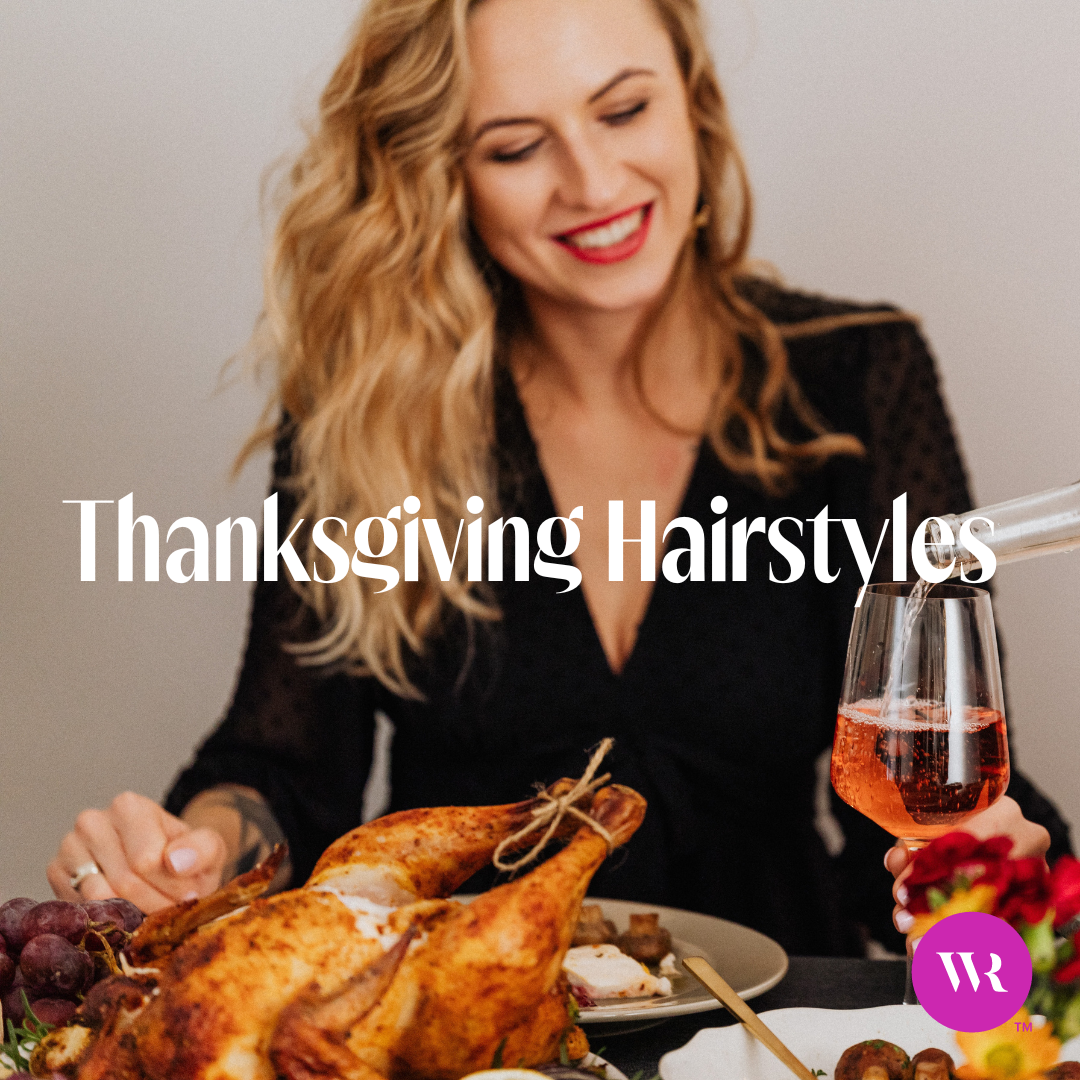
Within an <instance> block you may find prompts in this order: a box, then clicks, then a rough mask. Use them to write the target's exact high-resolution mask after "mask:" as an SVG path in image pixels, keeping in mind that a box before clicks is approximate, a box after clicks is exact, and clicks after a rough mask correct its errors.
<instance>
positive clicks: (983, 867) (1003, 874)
mask: <svg viewBox="0 0 1080 1080" xmlns="http://www.w3.org/2000/svg"><path fill="white" fill-rule="evenodd" d="M1011 848H1012V841H1011V840H1010V839H1009V838H1008V837H1007V836H992V837H991V838H990V839H989V840H977V839H976V838H975V837H974V836H972V835H971V833H965V832H951V833H946V834H945V835H944V836H939V837H938V838H937V839H936V840H931V841H930V843H929V844H927V845H926V847H924V848H922V849H921V850H919V851H917V852H916V853H915V859H914V862H913V864H912V868H911V873H910V875H908V878H907V881H906V882H905V884H906V885H907V890H908V897H909V899H908V904H907V908H908V910H909V911H910V912H912V914H915V915H920V914H923V913H925V912H928V911H929V910H930V900H929V898H928V896H927V894H928V893H929V892H930V890H931V889H933V890H935V891H936V892H938V893H940V894H941V895H942V896H943V897H945V898H946V899H947V898H948V897H949V896H951V895H952V894H953V893H954V892H955V891H956V890H958V889H961V888H963V889H966V888H970V886H971V885H973V884H974V883H975V882H978V883H979V884H980V885H993V886H994V887H995V888H997V889H998V892H999V894H1000V893H1001V892H1002V891H1004V888H1005V886H1006V885H1007V884H1008V883H1009V881H1010V880H1011V879H1012V876H1013V874H1012V870H1011V864H1010V863H1009V860H1008V854H1009V850H1010V849H1011ZM1035 921H1036V922H1038V919H1036V920H1035Z"/></svg>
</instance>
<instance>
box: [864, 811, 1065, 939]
mask: <svg viewBox="0 0 1080 1080" xmlns="http://www.w3.org/2000/svg"><path fill="white" fill-rule="evenodd" d="M958 830H959V831H961V832H969V833H971V834H972V836H977V837H978V838H979V839H980V840H988V839H989V838H990V837H991V836H1008V837H1009V838H1010V839H1011V840H1012V842H1013V846H1012V850H1011V851H1010V852H1009V858H1011V859H1027V858H1031V857H1032V856H1040V855H1042V856H1045V855H1046V853H1047V851H1049V849H1050V834H1049V833H1048V832H1047V831H1046V830H1045V829H1044V828H1043V827H1042V826H1041V825H1036V824H1035V822H1034V821H1028V819H1027V818H1026V817H1024V815H1023V814H1022V813H1021V811H1020V807H1019V806H1018V805H1017V803H1016V800H1015V799H1010V798H1009V797H1008V795H1006V796H1005V797H1004V798H1001V799H998V801H997V802H996V803H994V805H993V806H991V807H990V808H989V809H988V810H984V811H983V812H982V813H981V814H976V815H975V816H974V817H970V818H968V819H967V821H965V822H964V823H963V825H960V826H958ZM912 854H913V853H912V852H911V851H910V850H909V849H908V848H907V847H906V846H905V845H904V842H903V841H902V840H897V842H896V844H895V845H894V846H893V847H891V848H889V850H888V851H887V852H885V869H886V870H888V871H889V873H890V874H892V876H893V877H894V878H896V881H895V882H893V899H894V900H895V901H896V907H895V908H893V925H894V926H895V927H896V929H897V930H899V931H900V933H901V934H906V933H907V932H908V931H909V930H910V929H911V927H912V925H913V924H914V922H915V916H914V915H912V914H911V912H910V911H908V910H907V906H906V905H907V899H908V895H907V888H906V887H905V885H904V881H905V880H906V878H907V876H908V874H909V873H911V859H912ZM910 947H911V946H910V944H909V946H908V948H909V949H910Z"/></svg>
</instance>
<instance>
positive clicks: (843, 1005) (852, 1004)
mask: <svg viewBox="0 0 1080 1080" xmlns="http://www.w3.org/2000/svg"><path fill="white" fill-rule="evenodd" d="M904 969H905V964H904V961H903V960H852V959H846V958H838V957H823V956H793V957H791V966H790V967H789V968H788V973H787V975H785V976H784V978H783V979H782V980H781V981H780V983H779V984H778V985H776V986H774V987H773V988H772V990H770V991H769V992H768V993H767V994H762V995H761V997H757V998H754V999H753V1000H752V1001H751V1002H750V1004H751V1006H752V1007H753V1009H754V1011H755V1012H758V1013H761V1012H765V1011H767V1010H768V1009H793V1008H798V1007H808V1008H816V1009H869V1008H872V1007H873V1006H875V1005H899V1004H900V1003H901V1002H902V1001H903V1000H904V976H905V970H904ZM733 1023H735V1021H734V1020H733V1019H732V1017H731V1016H730V1015H729V1013H728V1012H727V1010H726V1009H722V1008H721V1009H717V1010H715V1011H713V1012H706V1013H695V1014H694V1015H693V1016H679V1017H675V1018H674V1019H672V1020H667V1021H665V1022H664V1023H662V1024H658V1025H657V1026H656V1027H652V1028H649V1029H647V1030H645V1031H635V1032H632V1033H630V1034H627V1035H609V1034H607V1033H605V1032H603V1031H602V1030H600V1029H594V1028H591V1027H590V1028H588V1029H587V1031H588V1035H589V1041H590V1043H591V1044H592V1047H593V1050H595V1051H597V1052H601V1051H602V1052H603V1055H604V1057H605V1058H607V1060H608V1061H610V1062H611V1063H612V1064H613V1065H617V1066H618V1067H619V1068H620V1069H622V1071H623V1072H624V1073H626V1075H627V1076H629V1077H633V1076H634V1074H635V1073H637V1072H641V1074H642V1080H648V1078H649V1077H652V1076H654V1075H655V1074H656V1073H657V1072H658V1071H659V1063H660V1058H661V1057H663V1056H664V1054H666V1053H667V1052H668V1051H669V1050H676V1049H678V1048H679V1047H680V1046H685V1045H686V1043H688V1042H689V1041H690V1040H691V1038H693V1036H694V1034H695V1033H696V1032H698V1031H700V1030H701V1029H702V1028H706V1027H726V1026H727V1025H728V1024H733Z"/></svg>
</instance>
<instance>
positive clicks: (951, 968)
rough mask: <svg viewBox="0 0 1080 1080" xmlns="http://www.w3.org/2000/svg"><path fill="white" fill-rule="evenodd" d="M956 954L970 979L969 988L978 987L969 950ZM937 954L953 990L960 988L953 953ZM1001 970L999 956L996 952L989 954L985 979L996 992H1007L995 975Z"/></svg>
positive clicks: (977, 976)
mask: <svg viewBox="0 0 1080 1080" xmlns="http://www.w3.org/2000/svg"><path fill="white" fill-rule="evenodd" d="M956 955H957V956H959V957H960V959H961V960H962V961H963V963H964V970H965V971H966V972H967V977H968V979H969V980H970V981H971V989H972V990H976V991H977V990H978V989H979V973H978V972H977V971H976V970H975V965H974V964H973V963H972V962H971V957H972V956H973V955H974V954H973V953H969V952H962V953H957V954H956ZM938 956H940V957H941V962H942V963H943V964H944V965H945V972H946V974H947V975H948V976H949V982H951V983H952V988H953V990H954V991H956V990H959V989H960V976H959V975H957V973H956V965H955V964H954V963H953V954H952V953H951V952H939V953H938ZM1000 970H1001V957H1000V956H998V954H997V953H991V954H990V970H989V971H987V972H985V975H986V977H987V979H988V980H989V981H990V985H991V987H993V989H994V992H995V993H997V994H1004V993H1007V991H1006V989H1005V987H1004V986H1002V985H1001V980H1000V979H999V978H998V977H997V973H998V972H999V971H1000Z"/></svg>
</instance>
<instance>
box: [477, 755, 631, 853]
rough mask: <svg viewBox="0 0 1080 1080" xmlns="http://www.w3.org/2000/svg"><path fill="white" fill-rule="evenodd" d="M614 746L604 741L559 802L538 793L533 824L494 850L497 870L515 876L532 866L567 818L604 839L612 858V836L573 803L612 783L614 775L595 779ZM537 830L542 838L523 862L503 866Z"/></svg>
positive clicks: (605, 774) (547, 794) (560, 797)
mask: <svg viewBox="0 0 1080 1080" xmlns="http://www.w3.org/2000/svg"><path fill="white" fill-rule="evenodd" d="M614 745H615V740H614V739H604V740H603V741H602V742H601V743H600V745H599V746H598V747H597V748H596V750H595V752H594V753H593V756H592V758H591V759H590V760H589V765H588V768H587V769H586V770H585V771H584V772H583V773H582V774H581V779H580V780H578V782H577V783H576V784H575V785H574V786H573V787H572V788H571V789H570V790H569V791H568V792H567V793H566V794H565V795H560V796H559V797H558V798H556V797H555V796H553V795H551V794H550V793H549V792H548V791H547V790H543V791H540V792H538V793H537V798H538V799H542V800H544V801H543V802H542V803H541V804H540V805H539V806H537V807H534V808H533V811H532V817H533V819H532V821H530V822H529V824H528V825H526V826H525V827H524V828H523V829H519V830H518V831H517V832H516V833H514V835H513V836H508V837H507V838H506V839H505V840H503V842H502V843H501V844H499V846H498V847H497V848H496V849H495V854H494V855H493V856H492V858H491V861H492V863H493V865H494V866H495V867H496V869H498V870H506V871H509V872H510V873H515V872H516V871H518V870H520V869H521V868H522V867H523V866H528V865H529V863H531V862H533V861H534V860H535V859H536V858H537V857H538V856H539V854H540V852H541V851H543V850H544V848H545V847H547V844H548V841H549V840H551V838H552V837H553V836H554V835H555V832H556V830H557V829H558V828H559V825H560V824H561V823H562V819H563V818H564V817H565V816H566V815H567V814H571V815H573V816H574V817H576V818H578V820H580V821H581V822H583V823H584V824H586V825H588V826H589V828H590V829H592V830H593V831H594V832H596V833H598V834H599V835H600V836H602V837H603V838H604V842H605V843H606V844H607V846H608V853H609V854H610V853H611V852H612V851H613V850H614V848H615V841H614V840H613V839H612V836H611V833H609V832H608V831H607V829H605V828H604V826H603V825H601V824H600V822H599V821H597V820H596V819H595V818H593V817H590V816H589V815H588V814H587V813H585V811H584V810H579V809H578V808H577V807H576V806H574V803H576V802H577V801H578V799H581V798H583V797H584V796H586V795H591V794H592V793H593V792H594V791H596V789H597V788H599V787H601V786H602V785H604V784H606V783H607V782H608V780H610V779H611V773H604V775H603V776H597V777H596V779H593V777H594V776H596V770H597V769H598V768H600V762H601V761H603V760H604V758H605V756H606V755H607V753H608V751H609V750H610V749H611V748H612V747H613V746H614ZM545 826H546V828H545ZM538 829H544V834H543V836H541V837H540V839H539V840H538V841H537V842H536V843H535V844H534V845H533V846H532V847H531V848H530V849H529V850H528V851H527V852H526V853H525V854H524V855H522V857H521V858H520V859H518V860H516V861H515V862H503V859H502V855H503V852H504V851H506V849H507V848H513V847H516V846H517V844H518V842H519V841H521V840H524V839H525V837H527V836H529V835H530V834H531V833H534V832H536V831H537V830H538Z"/></svg>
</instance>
